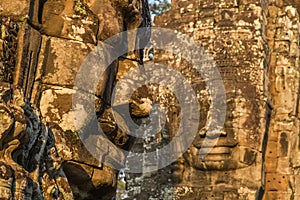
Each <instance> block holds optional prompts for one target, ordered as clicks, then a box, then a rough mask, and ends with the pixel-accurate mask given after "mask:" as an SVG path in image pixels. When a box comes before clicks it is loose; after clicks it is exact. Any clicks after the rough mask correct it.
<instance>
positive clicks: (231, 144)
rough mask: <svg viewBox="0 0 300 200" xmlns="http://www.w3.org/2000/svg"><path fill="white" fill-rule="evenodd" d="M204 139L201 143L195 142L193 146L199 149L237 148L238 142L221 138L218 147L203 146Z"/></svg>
mask: <svg viewBox="0 0 300 200" xmlns="http://www.w3.org/2000/svg"><path fill="white" fill-rule="evenodd" d="M203 141H204V139H200V140H199V141H196V142H195V141H194V142H193V146H194V147H196V148H197V149H200V148H212V147H230V148H233V147H235V146H237V144H238V141H237V140H228V139H227V138H221V137H220V138H219V139H218V142H217V144H216V145H214V146H211V145H209V144H203Z"/></svg>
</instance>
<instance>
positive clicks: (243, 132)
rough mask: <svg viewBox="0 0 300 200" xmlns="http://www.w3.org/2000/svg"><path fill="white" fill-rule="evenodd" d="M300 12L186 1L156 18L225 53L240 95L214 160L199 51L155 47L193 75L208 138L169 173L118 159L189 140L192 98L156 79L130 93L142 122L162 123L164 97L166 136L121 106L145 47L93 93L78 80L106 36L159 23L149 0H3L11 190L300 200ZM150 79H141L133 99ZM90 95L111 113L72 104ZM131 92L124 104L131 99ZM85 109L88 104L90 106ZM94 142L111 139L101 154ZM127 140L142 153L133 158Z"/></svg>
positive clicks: (1, 72) (4, 113)
mask: <svg viewBox="0 0 300 200" xmlns="http://www.w3.org/2000/svg"><path fill="white" fill-rule="evenodd" d="M299 15H300V3H299V2H298V1H297V0H284V1H283V0H276V1H275V0H262V1H258V0H247V1H246V0H240V1H236V0H219V1H214V0H193V1H186V0H173V1H172V8H171V10H170V11H168V12H167V13H164V14H162V15H160V16H157V17H156V19H155V25H156V26H158V27H166V28H170V29H174V30H177V31H179V32H182V33H184V34H187V35H188V36H190V37H192V38H193V39H194V40H195V41H196V42H198V43H199V44H200V45H202V47H203V48H204V49H205V50H207V52H208V54H210V55H211V57H212V58H213V60H214V62H215V64H216V66H217V67H218V70H219V71H220V74H221V76H222V79H223V82H224V86H225V90H226V105H227V111H226V121H225V124H224V127H223V129H222V131H220V134H221V136H220V138H219V140H218V143H217V144H216V145H215V146H214V147H213V149H212V151H210V153H209V154H208V155H206V156H205V157H203V158H202V157H200V156H199V152H201V151H200V150H199V149H201V148H202V149H203V148H204V149H205V148H207V147H210V146H206V147H202V146H201V145H202V144H203V141H204V138H205V137H206V138H208V140H212V138H213V137H215V134H216V133H215V132H213V131H211V130H210V129H209V124H211V123H213V122H212V120H213V119H212V118H211V115H210V109H211V108H212V107H213V106H215V105H212V103H211V99H210V98H211V97H209V92H208V89H207V85H206V83H205V80H204V78H203V77H202V78H201V77H199V74H197V73H196V71H195V70H194V69H192V66H191V63H188V62H187V60H186V59H185V58H182V57H180V55H172V54H170V53H168V52H164V51H162V50H159V49H155V50H154V52H155V53H154V54H155V55H154V62H155V63H163V64H166V65H168V66H169V67H171V68H173V69H175V70H177V71H179V72H181V74H182V75H183V76H184V77H185V78H186V79H187V80H189V83H190V84H191V85H192V88H193V89H194V90H195V91H196V94H197V98H198V102H199V104H200V110H199V111H200V112H201V116H200V120H199V124H200V127H199V130H198V131H199V133H198V134H197V136H196V137H195V140H194V142H193V143H192V144H191V146H190V147H189V149H188V150H187V151H186V152H185V153H184V155H182V156H181V157H180V158H179V159H178V160H177V161H176V162H174V163H172V164H171V165H170V166H167V167H165V168H163V169H159V165H160V163H159V161H157V160H149V158H147V157H143V158H141V160H140V161H139V163H136V165H135V166H131V167H136V168H138V167H141V168H142V169H143V172H145V171H147V170H149V169H152V170H156V169H157V171H155V172H151V173H141V174H132V173H126V170H125V171H123V170H122V171H121V172H120V174H119V176H118V178H117V174H118V172H117V170H116V169H114V168H113V167H112V165H118V166H119V165H121V166H122V165H124V164H125V165H126V164H127V163H128V160H130V158H131V157H134V156H135V153H137V152H139V153H141V152H151V151H155V150H156V149H157V148H161V147H163V146H164V145H167V144H168V143H169V142H170V141H172V140H173V139H174V138H175V137H176V133H177V132H178V129H179V124H180V112H181V110H180V109H181V108H180V105H179V102H178V98H177V97H176V96H175V95H174V94H173V93H172V91H170V90H168V89H167V88H165V87H162V86H158V85H155V84H154V85H144V86H143V87H141V88H139V89H138V90H137V91H136V92H135V93H134V94H133V95H132V96H131V99H130V100H129V104H130V108H129V110H130V114H131V116H132V119H133V120H134V122H135V123H136V124H140V125H146V124H147V123H149V112H150V110H151V106H152V105H153V104H156V103H159V104H161V105H162V107H163V108H164V110H165V111H166V116H167V123H166V125H165V126H164V127H160V128H161V130H160V131H159V132H158V133H157V134H156V135H155V136H153V135H151V134H150V132H151V131H145V133H144V138H142V139H141V138H135V139H134V138H133V137H132V136H129V135H128V131H129V127H128V126H127V124H126V121H125V120H124V119H123V116H122V114H118V113H116V112H113V110H112V108H111V105H110V102H111V98H112V90H113V87H114V86H115V84H117V83H119V82H121V80H122V78H123V77H124V76H125V75H126V74H128V73H127V72H129V70H130V69H133V68H140V69H143V50H140V49H139V50H134V51H130V52H128V53H127V54H124V55H122V56H120V57H119V58H118V59H116V60H114V61H113V62H112V63H110V65H109V67H108V69H107V70H106V71H105V72H104V74H103V76H102V77H98V78H100V82H99V84H98V86H97V90H96V91H92V93H91V91H85V90H84V87H82V88H81V87H74V85H75V78H76V75H77V73H78V71H79V68H80V67H81V65H82V63H83V62H84V60H85V59H86V57H87V55H89V54H90V52H91V51H92V50H93V49H94V48H95V47H96V45H97V44H101V43H102V42H103V41H104V40H106V39H108V38H110V37H111V36H113V35H115V34H117V33H120V32H122V31H126V30H132V29H135V28H138V27H150V26H151V21H150V16H149V12H148V6H147V1H145V0H112V1H108V0H47V1H41V0H30V1H29V0H20V1H7V0H2V1H1V2H0V26H1V29H0V119H1V121H0V131H1V134H0V198H1V199H111V198H112V197H113V196H115V197H116V198H117V199H190V200H192V199H195V200H196V199H197V200H199V199H217V200H218V199H225V200H226V199H228V200H229V199H230V200H235V199H240V200H247V199H248V200H254V199H265V200H272V199H276V200H277V199H282V200H284V199H293V200H297V199H300V187H299V183H300V177H299V174H300V173H299V168H300V159H299V156H300V152H299V150H300V141H299V140H300V137H299V118H300V115H299V99H300V98H299V78H300V77H299V36H300V35H299V22H300V18H299V17H300V16H299ZM147 34H148V32H144V33H142V34H141V33H138V32H133V33H132V35H128V42H127V43H125V42H124V41H123V40H121V41H114V45H115V46H117V47H120V48H128V49H132V48H133V47H137V46H139V45H141V44H142V47H143V45H145V42H148V37H149V35H147ZM131 36H133V37H131ZM141 36H142V37H141ZM166 38H167V36H166ZM174 48H176V47H174ZM100 56H108V57H110V56H113V52H112V55H100ZM199 58H200V59H201V55H200V53H199ZM148 63H153V61H149V62H148ZM208 64H210V63H208ZM95 67H97V65H95ZM98 67H99V66H98ZM95 69H97V68H95ZM150 73H152V74H154V73H159V72H157V71H155V70H153V71H151V72H150ZM163 75H164V76H166V77H167V76H168V75H169V74H163ZM93 76H95V75H94V74H93V73H92V72H91V73H90V74H88V75H87V76H86V77H84V78H85V79H87V80H89V79H90V78H93ZM145 78H146V77H144V75H143V74H140V76H139V77H134V76H130V75H129V79H128V81H127V82H125V83H124V85H121V88H122V89H123V90H122V94H124V95H125V94H127V93H128V91H129V89H130V88H131V87H133V84H132V83H133V81H141V82H142V81H144V80H145ZM185 89H186V88H184V87H182V88H181V90H182V91H184V90H185ZM82 90H83V91H82ZM79 91H81V93H82V94H83V95H84V96H89V95H90V96H92V98H93V99H94V101H95V104H96V106H95V107H96V110H95V112H96V114H97V116H96V118H97V119H93V118H91V117H90V115H89V111H90V110H89V109H90V108H89V107H84V108H75V109H74V108H73V107H72V98H73V96H74V94H76V93H78V92H79ZM84 98H86V97H83V99H82V101H84V100H85V99H84ZM127 100H128V99H122V98H120V99H117V100H116V102H115V103H116V105H117V106H119V107H122V106H124V105H123V103H124V101H127ZM76 109H78V110H80V109H81V110H85V113H80V115H78V113H77V111H78V110H76ZM74 118H82V119H85V121H87V122H91V123H92V121H93V120H96V121H97V123H98V124H99V126H100V127H101V128H102V130H103V131H104V133H105V135H106V136H105V137H104V136H103V137H99V136H98V135H97V134H98V133H97V132H96V130H93V129H88V131H89V134H88V135H81V133H82V132H80V131H79V130H77V127H76V126H75V124H74ZM159 120H161V119H160V118H159ZM117 121H118V123H117ZM87 127H88V126H87ZM82 138H84V139H85V141H91V140H93V139H95V138H96V139H97V141H96V144H97V147H98V149H97V152H96V153H97V154H96V155H97V157H95V155H93V154H92V153H91V152H89V151H88V149H87V147H86V146H85V145H84V144H83V142H82V141H81V139H82ZM106 138H107V139H109V141H111V142H112V143H107V141H108V140H107V139H106ZM111 144H113V145H111ZM180 145H181V144H180V143H178V146H180ZM121 149H126V150H128V149H130V150H131V151H132V152H134V153H133V154H129V155H128V156H127V157H126V155H124V153H123V152H122V151H121ZM126 159H127V160H126ZM103 162H104V163H103ZM111 164H112V165H111ZM124 173H125V174H124ZM125 178H126V179H127V180H125Z"/></svg>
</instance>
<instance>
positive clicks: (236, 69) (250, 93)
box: [155, 1, 269, 173]
mask: <svg viewBox="0 0 300 200" xmlns="http://www.w3.org/2000/svg"><path fill="white" fill-rule="evenodd" d="M204 2H206V1H204ZM182 6H183V7H184V6H185V4H184V3H182ZM175 9H176V8H175ZM175 9H174V10H172V12H173V14H174V13H175V14H174V16H175V15H176V14H178V15H183V14H182V13H181V12H185V8H182V9H178V10H177V9H176V10H175ZM195 9H197V8H196V7H195ZM255 9H257V10H259V9H260V8H259V7H257V8H255ZM187 10H188V9H187ZM191 10H192V9H191ZM186 12H188V11H186ZM215 13H217V15H216V17H215V19H213V17H212V18H206V16H203V18H202V17H197V18H196V22H195V23H194V22H191V23H189V24H188V23H186V22H184V21H183V22H181V21H180V19H178V21H176V20H175V21H176V23H173V22H172V21H170V20H168V19H167V17H166V16H164V17H157V18H156V22H155V24H156V25H158V26H159V25H163V26H167V28H171V29H176V30H180V31H182V32H184V33H186V34H189V36H191V37H193V38H194V39H195V40H196V41H197V42H199V45H202V46H203V48H204V49H206V50H207V51H208V53H209V54H210V55H211V57H213V59H214V61H215V64H216V66H217V67H218V69H219V72H220V74H221V76H222V80H223V82H224V86H225V91H226V106H227V111H226V119H225V124H224V126H223V130H222V131H221V132H220V133H219V134H220V137H219V139H218V141H217V143H216V144H215V145H206V144H204V141H205V140H213V139H214V138H215V137H216V135H214V134H213V133H209V132H207V131H206V130H207V127H206V126H207V124H209V123H210V122H209V120H211V119H209V117H208V116H209V114H208V113H209V109H210V106H211V105H210V101H209V98H208V95H209V93H208V92H207V90H206V86H205V83H204V81H203V80H202V81H201V80H196V79H193V75H188V73H187V74H184V75H185V76H187V79H189V78H191V82H192V86H193V88H194V90H195V92H196V94H198V100H199V103H200V112H201V116H200V126H199V134H198V135H197V136H196V138H195V140H194V142H193V144H192V145H191V146H190V148H189V150H188V151H187V152H186V153H185V155H184V158H185V160H186V163H182V162H178V163H176V164H174V165H185V172H187V171H193V172H194V171H195V170H196V171H197V170H198V171H204V172H206V171H228V170H236V169H243V168H245V167H249V166H251V167H256V169H255V170H257V169H258V171H257V172H258V173H260V164H261V147H262V141H263V138H264V134H265V129H266V126H267V121H268V112H269V111H268V110H267V109H268V106H267V102H266V94H265V93H264V89H265V88H264V87H265V86H266V85H267V84H265V83H264V81H265V76H266V74H265V72H264V70H263V60H264V49H263V47H262V45H261V44H260V42H259V41H260V40H261V35H259V34H257V35H256V34H254V33H253V30H252V29H251V30H247V31H244V32H243V31H239V30H235V28H232V27H234V26H235V25H236V22H235V21H233V20H234V19H236V20H237V21H239V20H247V21H248V22H249V24H251V26H253V28H254V27H255V24H254V21H255V20H256V19H258V18H259V17H260V16H259V14H257V13H256V12H254V11H253V13H251V16H252V18H251V20H250V19H245V15H243V14H238V13H235V15H236V16H234V17H233V13H231V11H230V10H229V9H228V10H226V9H224V11H222V12H220V13H219V11H217V10H215ZM166 15H167V14H166ZM191 16H192V15H191ZM200 16H201V11H200ZM230 16H231V17H230ZM175 24H176V25H175ZM225 27H226V28H228V27H229V28H230V30H231V29H233V30H232V31H228V30H227V29H226V28H225ZM253 49H255V51H253ZM257 52H259V53H257ZM158 57H159V58H160V55H158ZM174 60H176V57H175V58H174V57H173V58H172V57H169V60H168V62H169V64H171V65H172V67H174V68H176V69H178V70H182V69H188V66H189V65H188V64H186V63H184V62H183V61H181V62H180V64H177V63H178V62H177V61H178V59H177V60H176V62H174ZM179 60H180V59H179ZM181 60H182V59H181ZM172 63H175V64H172ZM189 71H190V72H191V70H189ZM191 73H192V72H191ZM194 75H195V74H194ZM217 134H218V133H217ZM199 149H207V150H208V152H209V153H208V154H207V155H201V154H200V155H199ZM209 149H210V150H209ZM175 168H180V167H175Z"/></svg>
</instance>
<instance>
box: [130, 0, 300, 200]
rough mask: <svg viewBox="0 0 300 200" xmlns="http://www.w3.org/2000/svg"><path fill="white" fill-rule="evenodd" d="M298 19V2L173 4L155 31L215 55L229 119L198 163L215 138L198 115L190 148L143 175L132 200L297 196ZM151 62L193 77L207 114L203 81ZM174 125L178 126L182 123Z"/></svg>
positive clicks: (165, 59) (179, 61)
mask: <svg viewBox="0 0 300 200" xmlns="http://www.w3.org/2000/svg"><path fill="white" fill-rule="evenodd" d="M299 14H300V3H299V2H298V1H273V0H262V1H260V0H250V1H244V0H220V1H213V0H193V1H186V0H173V1H172V8H171V10H169V11H168V12H166V13H164V14H162V15H159V16H157V17H156V18H155V20H154V24H155V25H154V26H155V27H162V28H169V29H172V30H177V31H178V32H181V33H184V34H186V35H188V36H189V37H192V38H193V39H194V40H195V41H196V42H198V43H199V44H200V45H202V47H203V48H204V49H205V50H206V51H207V52H208V53H209V54H210V55H211V56H212V57H213V60H214V61H215V64H216V66H217V68H218V70H219V72H220V74H221V76H222V80H223V83H224V86H225V91H226V107H227V109H226V120H225V124H224V127H223V130H222V133H220V138H219V140H218V143H217V144H216V145H214V147H213V149H212V150H211V151H210V153H209V154H208V155H206V156H205V157H204V158H201V157H200V156H199V151H200V149H201V148H206V147H203V146H202V144H203V142H204V138H206V136H208V138H209V135H210V134H211V133H210V132H209V131H207V130H206V129H205V126H206V124H207V123H208V121H209V120H210V119H209V117H208V114H206V115H205V114H204V116H202V117H200V126H201V127H199V134H198V136H196V137H195V140H194V142H193V144H192V145H191V146H190V148H189V150H188V151H187V152H186V153H185V154H184V155H183V156H182V157H181V158H180V159H179V160H178V161H177V162H175V163H173V164H172V165H171V166H169V167H167V168H165V169H163V170H160V171H158V172H157V173H152V174H151V173H150V174H146V175H144V176H142V177H143V183H142V184H133V186H137V185H138V188H139V190H140V191H141V192H140V193H139V194H135V195H133V196H136V197H139V196H140V197H145V196H147V197H151V198H154V199H155V198H158V199H168V198H169V199H195V200H196V199H197V200H198V199H228V200H229V199H253V200H254V199H266V200H268V199H299V198H300V194H299V189H300V188H299V186H298V183H299V175H298V168H299V144H300V142H299V30H300V29H299ZM174 48H176V47H174ZM154 61H155V62H157V63H164V64H165V65H168V66H170V67H172V68H174V69H176V70H178V71H181V72H182V73H183V74H184V75H185V77H186V78H190V79H191V84H192V86H193V88H194V89H195V91H197V94H201V95H199V99H198V100H199V103H200V105H201V108H200V110H201V113H207V112H208V108H207V105H208V104H209V101H208V100H207V95H205V94H207V93H205V90H206V87H205V84H204V83H203V80H201V79H196V78H193V77H197V75H196V74H193V72H192V73H186V70H189V69H190V68H189V63H188V62H186V61H185V60H184V58H181V57H180V56H176V55H175V56H174V55H170V54H168V53H167V52H163V51H160V50H159V49H156V50H155V56H154ZM190 71H191V70H190ZM194 73H195V72H194ZM193 75H194V76H193ZM198 76H199V75H198ZM170 99H172V98H171V97H170ZM177 112H179V111H178V110H177ZM175 113H176V111H175ZM168 117H169V119H170V120H169V121H172V119H171V118H172V117H171V116H168ZM173 117H174V116H173ZM172 122H173V125H172V126H173V127H174V126H176V123H178V120H173V121H172ZM203 130H204V131H203ZM168 131H169V136H170V137H172V135H175V132H176V131H175V129H168ZM171 139H172V138H170V140H171ZM207 148H209V147H207ZM133 182H134V181H133ZM151 191H155V192H151ZM159 191H161V194H159V193H160V192H159ZM168 192H169V194H170V196H168V195H166V193H168ZM146 194H148V195H146Z"/></svg>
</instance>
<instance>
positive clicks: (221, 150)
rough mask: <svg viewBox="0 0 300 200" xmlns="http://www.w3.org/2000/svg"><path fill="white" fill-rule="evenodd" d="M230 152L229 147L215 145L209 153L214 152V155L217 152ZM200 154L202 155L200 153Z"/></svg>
mask: <svg viewBox="0 0 300 200" xmlns="http://www.w3.org/2000/svg"><path fill="white" fill-rule="evenodd" d="M203 149H205V148H203ZM207 149H209V148H207ZM205 152H206V151H205ZM230 153H231V151H230V148H229V147H214V148H212V149H211V150H210V151H209V155H212V154H214V155H216V154H230ZM198 155H199V156H201V154H200V153H199V154H198ZM203 156H205V155H204V154H203Z"/></svg>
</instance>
